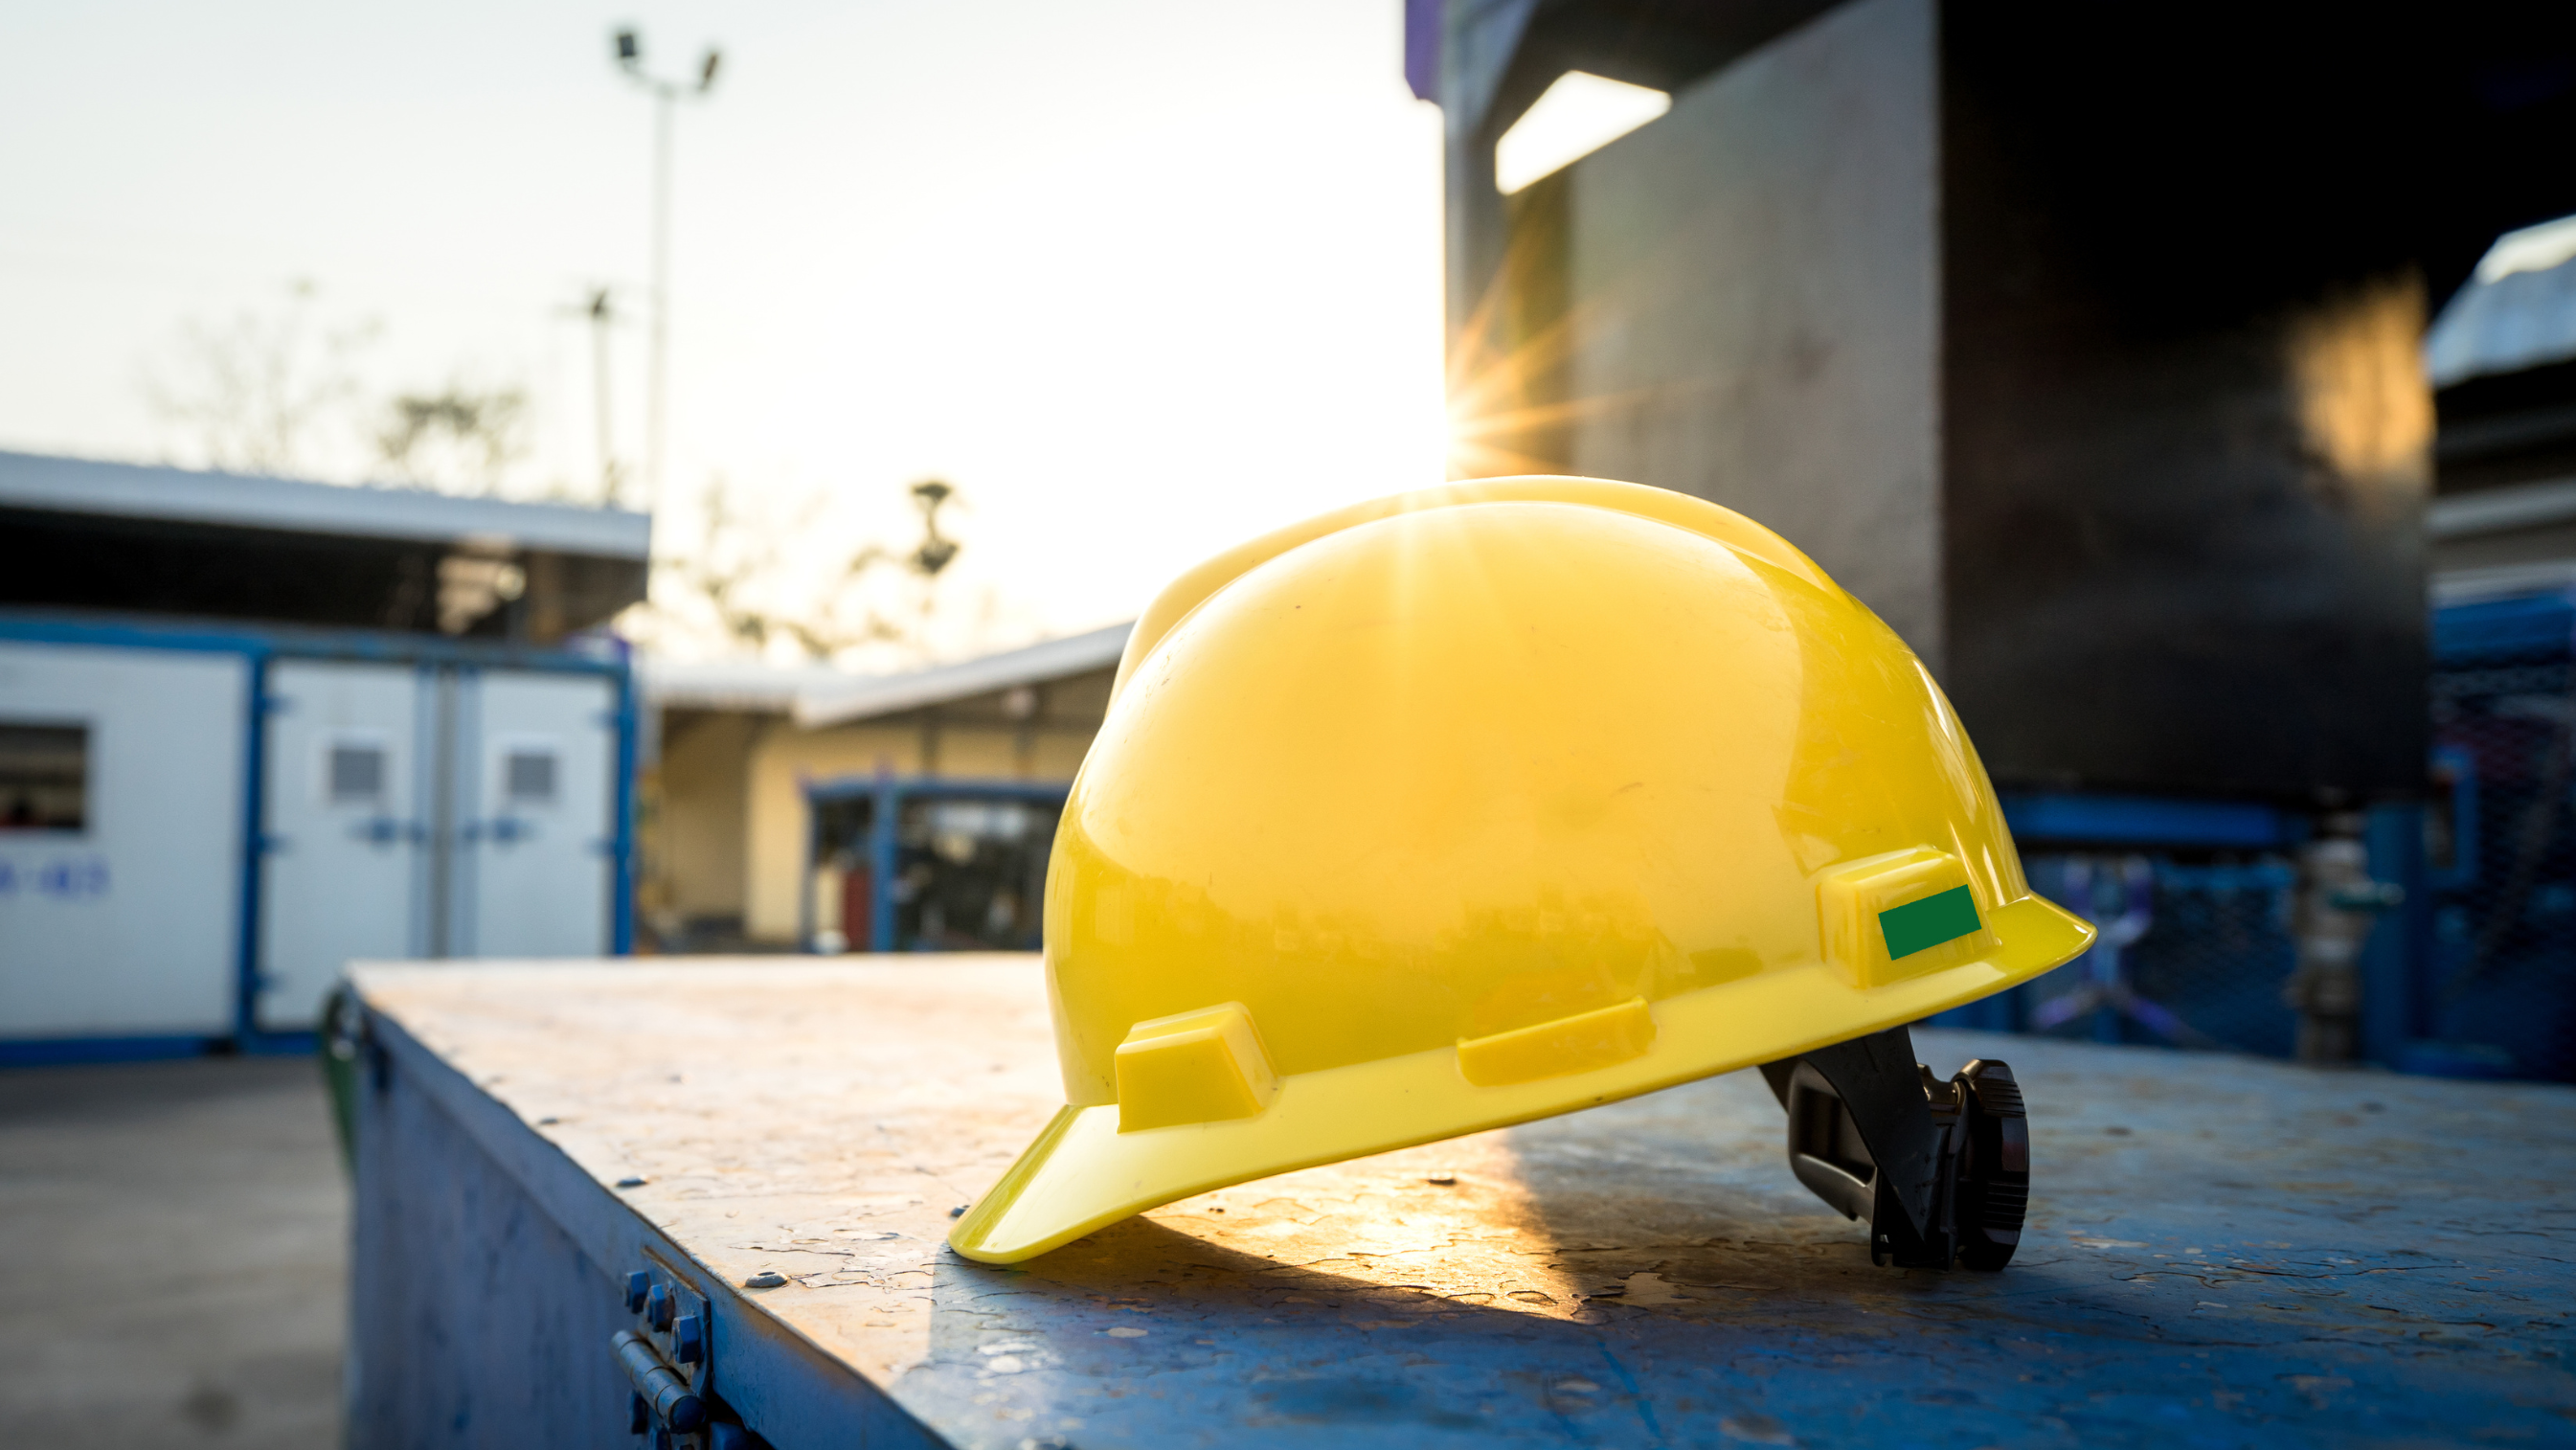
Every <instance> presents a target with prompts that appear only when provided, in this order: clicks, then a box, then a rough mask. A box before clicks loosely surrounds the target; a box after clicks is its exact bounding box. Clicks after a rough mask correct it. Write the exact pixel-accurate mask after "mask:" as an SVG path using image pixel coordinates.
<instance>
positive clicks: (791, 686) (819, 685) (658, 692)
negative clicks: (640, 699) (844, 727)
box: [635, 655, 873, 715]
mask: <svg viewBox="0 0 2576 1450" xmlns="http://www.w3.org/2000/svg"><path fill="white" fill-rule="evenodd" d="M871 678H873V677H871V676H867V675H860V674H854V673H852V672H851V671H849V670H844V669H836V668H834V667H833V666H831V665H771V664H762V663H760V662H758V661H756V660H667V659H662V658H659V657H657V656H653V655H646V656H645V657H643V658H642V659H639V660H637V661H636V662H635V683H636V688H637V689H638V690H640V691H641V692H642V693H643V696H644V698H645V700H647V701H648V702H650V703H652V704H654V705H659V706H662V707H664V708H669V707H673V706H677V707H679V708H681V709H691V710H740V711H745V712H747V713H751V714H770V715H785V714H788V713H790V712H792V711H793V710H794V709H795V708H796V702H797V701H798V700H800V699H803V698H804V697H805V696H806V695H808V694H814V693H830V692H832V691H834V690H837V689H845V688H847V687H849V686H852V685H856V684H861V683H864V682H866V681H867V680H869V679H871Z"/></svg>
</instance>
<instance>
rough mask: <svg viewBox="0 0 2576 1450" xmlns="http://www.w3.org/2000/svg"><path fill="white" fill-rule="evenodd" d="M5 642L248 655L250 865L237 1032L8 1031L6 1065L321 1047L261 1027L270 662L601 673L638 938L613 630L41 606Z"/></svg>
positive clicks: (620, 855)
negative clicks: (511, 629) (526, 629)
mask: <svg viewBox="0 0 2576 1450" xmlns="http://www.w3.org/2000/svg"><path fill="white" fill-rule="evenodd" d="M0 640H6V641H9V642H12V643H18V644H53V645H78V646H87V647H92V648H108V649H134V650H165V651H178V652H183V653H195V654H229V655H238V656H241V657H242V659H243V660H244V662H245V663H246V664H247V666H248V676H249V678H248V685H249V688H248V691H247V699H246V713H247V719H246V720H245V721H244V722H243V730H242V751H243V761H242V816H241V819H242V855H241V860H242V869H241V879H240V882H239V885H238V887H237V891H238V915H237V917H236V920H237V922H238V927H237V932H236V939H235V942H234V946H233V958H234V964H233V970H234V980H233V1030H232V1034H231V1036H230V1037H229V1038H213V1039H206V1038H197V1037H97V1038H38V1039H19V1040H0V1066H6V1065H11V1064H21V1063H48V1062H130V1061H139V1060H143V1059H148V1058H162V1057H186V1056H192V1055H194V1054H197V1053H201V1052H206V1051H209V1050H212V1049H214V1048H216V1047H219V1046H229V1047H231V1048H232V1049H234V1050H236V1051H239V1052H244V1053H254V1054H266V1053H301V1052H310V1051H312V1050H313V1048H314V1034H313V1033H310V1032H263V1031H261V1030H260V1027H259V1024H258V1019H257V1016H256V1013H255V1011H254V1008H255V1006H256V1004H257V997H258V992H259V948H260V940H261V938H260V928H261V921H260V889H259V887H260V871H261V868H262V865H263V863H264V862H265V861H266V859H267V857H268V854H269V852H270V850H271V848H272V846H273V844H274V843H273V842H272V841H271V840H270V839H269V837H268V833H267V829H268V828H267V822H266V819H265V817H266V806H265V802H266V798H267V781H266V778H265V777H266V771H267V764H266V762H267V757H268V717H269V716H270V715H271V714H272V713H273V712H274V710H275V708H276V701H275V700H274V699H273V698H272V697H271V696H270V695H269V693H268V674H269V667H270V666H271V665H272V664H273V663H274V662H276V661H278V660H284V659H294V660H334V661H341V662H350V663H370V664H408V665H432V666H446V667H450V668H456V669H487V670H488V669H510V670H525V671H531V672H537V673H546V674H572V675H594V676H597V677H600V678H602V679H606V680H608V681H609V682H610V684H611V685H612V687H613V688H614V689H615V691H616V700H617V703H616V706H615V708H614V716H615V718H614V719H613V720H611V721H609V722H607V723H609V724H610V725H611V727H612V728H613V729H614V730H615V732H616V760H617V781H616V795H615V805H614V806H613V810H614V812H615V816H616V819H615V821H614V822H613V824H612V828H611V835H610V859H611V869H610V875H609V880H610V888H609V913H610V919H609V924H608V926H609V942H610V950H611V951H613V952H615V953H616V954H617V955H619V956H624V955H626V954H627V953H629V952H631V951H632V950H633V949H634V944H635V871H634V861H635V748H636V700H635V679H634V672H633V670H632V669H631V668H630V667H629V665H628V662H627V659H626V657H625V652H624V645H623V642H622V641H616V640H614V639H604V640H602V642H601V647H600V648H598V649H596V650H580V649H542V648H538V647H535V646H530V645H516V644H506V643H497V642H488V641H481V640H459V639H446V638H441V637H435V636H423V635H408V634H395V633H392V632H389V631H382V630H333V629H305V628H297V627H293V626H286V625H274V626H268V625H231V624H223V623H213V622H205V621H197V620H155V619H120V618H114V617H109V616H101V615H89V614H73V613H56V612H52V611H40V610H0Z"/></svg>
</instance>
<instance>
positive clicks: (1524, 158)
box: [1494, 70, 1673, 196]
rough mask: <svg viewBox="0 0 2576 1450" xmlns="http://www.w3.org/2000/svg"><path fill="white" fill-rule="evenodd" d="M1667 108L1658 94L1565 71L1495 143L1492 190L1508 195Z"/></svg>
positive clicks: (1669, 106)
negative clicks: (1493, 186) (1493, 188)
mask: <svg viewBox="0 0 2576 1450" xmlns="http://www.w3.org/2000/svg"><path fill="white" fill-rule="evenodd" d="M1672 108H1673V98H1672V97H1671V96H1669V95H1666V94H1665V93H1664V92H1662V91H1658V90H1650V89H1648V88H1647V87H1645V86H1632V85H1630V84H1628V83H1627V82H1626V81H1614V80H1612V79H1610V78H1609V77H1608V76H1596V75H1593V74H1591V73H1590V72H1588V71H1579V70H1570V71H1567V72H1566V73H1565V74H1563V75H1561V76H1558V77H1557V78H1556V84H1554V85H1552V86H1549V87H1548V88H1547V94H1545V95H1543V96H1541V97H1539V98H1538V101H1537V103H1536V104H1534V105H1532V106H1531V107H1530V108H1529V109H1528V110H1527V111H1525V112H1523V113H1522V114H1521V118H1520V119H1519V120H1517V121H1514V122H1513V123H1512V128H1511V129H1510V130H1508V131H1505V132H1504V133H1503V139H1502V140H1500V141H1497V142H1495V143H1494V185H1495V187H1496V188H1497V189H1499V190H1500V191H1501V192H1502V193H1503V195H1505V196H1509V195H1511V194H1512V193H1513V192H1516V191H1519V190H1520V189H1521V188H1523V187H1525V186H1528V185H1529V184H1530V183H1531V182H1534V181H1538V180H1540V179H1542V178H1544V177H1547V176H1552V175H1554V174H1555V173H1557V172H1559V171H1562V170H1564V169H1565V168H1566V167H1568V166H1571V165H1573V164H1574V163H1575V162H1577V161H1580V160H1582V159H1583V158H1584V157H1586V156H1589V155H1591V154H1592V153H1593V152H1595V151H1598V150H1600V149H1601V148H1602V147H1604V146H1607V145H1609V144H1610V143H1611V142H1613V141H1616V140H1618V139H1619V138H1620V137H1622V136H1625V135H1627V134H1628V133H1629V132H1631V131H1634V130H1636V129H1637V128H1638V127H1640V126H1642V125H1644V124H1646V123H1647V122H1648V121H1651V120H1653V119H1655V118H1656V117H1657V116H1660V115H1662V114H1663V113H1664V112H1666V111H1669V110H1671V109H1672Z"/></svg>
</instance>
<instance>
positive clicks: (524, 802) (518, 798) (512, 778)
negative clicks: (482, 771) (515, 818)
mask: <svg viewBox="0 0 2576 1450" xmlns="http://www.w3.org/2000/svg"><path fill="white" fill-rule="evenodd" d="M501 793H502V794H503V795H505V796H507V797H509V800H510V804H512V805H514V806H547V805H553V804H554V800H555V753H554V752H553V751H551V750H524V749H522V750H513V751H510V752H509V753H508V754H506V755H504V756H502V757H501Z"/></svg>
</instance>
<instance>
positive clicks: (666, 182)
mask: <svg viewBox="0 0 2576 1450" xmlns="http://www.w3.org/2000/svg"><path fill="white" fill-rule="evenodd" d="M721 59H722V54H721V52H719V51H717V50H716V48H715V47H713V46H709V47H708V48H707V54H706V58H705V59H704V60H702V61H700V62H699V64H698V78H697V83H696V84H694V85H691V84H689V83H687V82H685V81H670V80H664V79H661V78H660V77H658V76H654V75H650V74H647V73H646V72H645V69H644V41H643V37H642V36H640V35H638V34H637V33H636V32H634V31H632V30H621V31H619V32H617V68H618V69H619V70H621V71H623V72H625V73H626V77H627V79H629V80H631V81H633V82H635V83H636V84H637V85H640V86H642V87H643V88H644V89H645V90H647V91H649V92H651V93H652V96H653V334H652V337H653V341H652V358H651V362H650V364H649V367H650V371H649V373H648V374H647V375H646V378H645V382H644V430H645V431H644V506H645V508H646V509H648V510H650V509H654V508H657V507H659V506H660V504H661V502H662V470H663V462H664V442H663V440H664V433H665V425H666V419H667V416H668V407H667V401H668V395H669V386H670V381H669V380H670V357H671V123H672V117H673V115H674V114H675V113H676V111H677V110H678V107H679V103H680V100H681V98H682V97H686V96H704V95H705V94H706V93H707V92H708V91H710V90H713V89H714V88H715V83H716V65H717V63H718V61H720V60H721ZM602 376H603V377H604V376H605V374H604V373H603V374H602Z"/></svg>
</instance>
